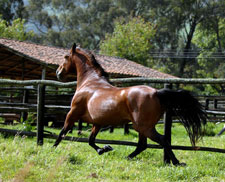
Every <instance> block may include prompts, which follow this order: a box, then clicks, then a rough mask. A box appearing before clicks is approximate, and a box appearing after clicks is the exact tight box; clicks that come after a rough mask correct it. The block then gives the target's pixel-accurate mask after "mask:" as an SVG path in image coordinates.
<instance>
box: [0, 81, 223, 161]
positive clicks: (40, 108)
mask: <svg viewBox="0 0 225 182" xmlns="http://www.w3.org/2000/svg"><path fill="white" fill-rule="evenodd" d="M110 82H111V83H113V84H130V83H132V84H146V83H147V84H149V83H160V84H165V86H166V85H167V86H168V84H170V85H171V84H225V79H183V78H174V79H155V78H140V77H136V78H120V79H111V80H110ZM76 84H77V82H68V83H62V82H58V81H51V80H28V81H18V80H8V79H0V85H1V86H2V85H3V86H6V85H7V86H9V85H10V86H12V85H13V86H17V87H20V88H21V87H22V86H37V88H38V89H37V90H35V89H34V90H33V91H35V92H36V93H37V94H36V97H37V98H36V104H35V105H32V111H35V110H36V111H37V133H32V136H34V135H36V136H37V143H38V144H43V138H44V137H50V138H51V137H52V138H55V137H56V136H53V135H46V134H44V124H43V116H44V114H43V113H44V112H46V111H48V110H49V109H58V110H59V109H64V110H67V109H69V107H68V106H56V105H47V104H45V99H46V98H45V96H46V93H45V91H46V89H45V86H52V87H59V88H71V87H75V86H76ZM3 90H5V89H3ZM24 90H26V89H24ZM3 105H4V104H3ZM28 105H29V104H27V103H26V102H24V107H19V106H18V107H13V106H11V105H10V104H9V105H8V106H7V104H6V106H4V107H5V108H4V107H3V108H2V109H3V110H5V109H7V108H8V109H9V110H11V111H13V110H14V109H13V108H15V109H16V110H18V111H20V112H26V111H29V108H26V107H25V106H28ZM14 106H16V104H15V105H14ZM0 111H2V110H1V109H0ZM207 112H208V114H212V115H213V114H218V115H224V114H225V112H221V111H207ZM171 119H172V117H171V115H170V114H169V113H167V114H166V116H165V117H164V124H165V129H164V133H165V135H166V136H167V137H166V138H169V141H168V142H169V143H171V141H170V138H171V125H168V123H171V122H168V120H171ZM0 132H6V130H4V131H3V130H2V129H1V130H0ZM8 132H9V133H10V131H8ZM11 132H13V131H11ZM16 132H17V133H15V134H18V131H16ZM22 133H23V132H21V133H20V134H22ZM25 134H27V135H29V134H28V133H25ZM66 139H68V140H71V141H81V142H82V140H84V141H86V140H87V139H80V138H74V137H72V138H70V137H66ZM96 142H97V143H98V142H100V143H101V142H103V143H104V142H105V143H107V144H119V145H132V146H136V145H137V144H136V143H133V142H125V143H124V141H122V143H123V144H122V143H121V141H100V140H97V141H96ZM149 147H153V148H154V147H155V148H162V147H161V146H159V145H156V146H153V145H152V146H149ZM172 148H173V149H182V150H199V151H213V152H222V153H224V152H225V150H224V149H211V148H207V147H198V148H193V147H188V146H173V147H172ZM164 161H165V162H169V161H168V157H166V156H165V155H164Z"/></svg>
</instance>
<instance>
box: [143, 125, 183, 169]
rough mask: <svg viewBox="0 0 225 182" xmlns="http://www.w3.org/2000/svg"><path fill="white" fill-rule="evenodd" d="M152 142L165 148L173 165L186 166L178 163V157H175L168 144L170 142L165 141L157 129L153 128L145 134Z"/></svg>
mask: <svg viewBox="0 0 225 182" xmlns="http://www.w3.org/2000/svg"><path fill="white" fill-rule="evenodd" d="M145 134H146V135H147V136H148V137H149V138H150V139H151V140H152V141H154V142H157V143H159V144H160V145H161V146H163V147H164V149H165V151H166V153H167V154H168V156H169V157H170V159H171V160H172V163H173V164H174V165H182V166H184V165H186V164H185V163H180V162H179V161H178V159H177V158H176V156H175V155H174V153H173V151H172V149H171V146H170V145H169V144H168V142H166V140H165V139H164V136H163V135H160V134H159V133H158V132H157V131H156V129H155V128H153V129H152V130H150V132H149V131H148V132H146V133H145Z"/></svg>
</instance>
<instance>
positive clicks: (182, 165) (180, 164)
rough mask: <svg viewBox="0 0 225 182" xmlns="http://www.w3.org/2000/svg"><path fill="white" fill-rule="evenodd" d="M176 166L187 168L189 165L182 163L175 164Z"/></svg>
mask: <svg viewBox="0 0 225 182" xmlns="http://www.w3.org/2000/svg"><path fill="white" fill-rule="evenodd" d="M175 166H180V167H185V166H187V164H186V163H184V162H181V163H178V164H175Z"/></svg>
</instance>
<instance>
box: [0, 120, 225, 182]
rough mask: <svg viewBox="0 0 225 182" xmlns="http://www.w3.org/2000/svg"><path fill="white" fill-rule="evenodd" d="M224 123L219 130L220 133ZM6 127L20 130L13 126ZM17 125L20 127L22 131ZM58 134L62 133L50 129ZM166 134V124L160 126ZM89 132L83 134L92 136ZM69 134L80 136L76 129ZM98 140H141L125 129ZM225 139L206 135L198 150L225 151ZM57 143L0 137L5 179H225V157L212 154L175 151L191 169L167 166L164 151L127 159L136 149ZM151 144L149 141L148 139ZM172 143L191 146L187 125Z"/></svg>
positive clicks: (176, 129)
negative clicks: (97, 148) (98, 148)
mask: <svg viewBox="0 0 225 182" xmlns="http://www.w3.org/2000/svg"><path fill="white" fill-rule="evenodd" d="M222 127H223V124H218V125H216V127H215V128H214V131H215V132H216V133H218V132H219V131H220V130H221V128H222ZM7 128H11V129H15V127H13V126H7ZM22 128H23V126H22V125H17V126H16V129H22ZM46 129H47V130H50V131H52V132H54V133H57V134H58V133H59V130H53V129H48V128H46ZM157 129H158V130H159V131H160V132H161V133H162V131H163V125H157ZM89 133H90V131H89V130H88V129H86V130H85V131H84V132H83V134H82V136H80V137H87V136H88V135H89ZM69 135H70V136H76V137H77V131H76V130H74V132H73V133H72V134H69ZM97 139H111V140H126V141H134V142H137V139H138V138H137V133H136V132H135V131H133V130H131V132H130V134H128V135H124V134H123V129H115V131H114V133H109V132H108V131H105V132H100V133H99V135H98V136H97ZM224 141H225V135H224V134H223V135H222V136H220V137H215V136H213V137H212V136H206V137H204V139H203V141H202V142H200V143H198V146H208V147H216V148H223V149H224V148H225V143H224ZM53 143H54V140H52V139H45V143H44V145H43V146H37V145H36V138H30V137H19V136H6V135H4V134H0V181H4V182H7V181H15V182H21V181H32V182H36V181H38V182H40V181H41V182H42V181H43V182H45V181H46V182H50V181H51V182H52V181H59V182H62V181H68V182H71V181H107V182H108V181H155V182H156V181H157V182H160V181H162V182H165V181H173V182H174V181H191V182H192V181H202V182H224V181H225V171H224V169H225V155H224V154H223V153H213V152H200V151H198V152H193V151H181V150H174V152H175V154H176V155H177V157H178V158H179V159H180V161H181V162H186V163H187V166H186V167H175V166H173V165H165V164H164V163H163V160H162V156H163V150H161V149H147V150H146V151H144V152H143V153H141V154H140V155H138V156H137V157H136V158H134V159H132V160H127V159H126V156H127V155H128V154H130V153H131V152H132V151H133V150H134V147H130V146H118V145H112V147H113V148H114V150H113V151H112V152H109V153H105V154H103V155H101V156H99V155H98V154H97V153H96V151H95V150H93V149H92V148H91V147H90V146H89V145H88V144H87V143H78V142H69V141H63V142H62V143H61V144H60V145H59V146H58V147H57V148H56V149H54V148H52V145H53ZM148 143H152V142H150V140H148ZM172 145H190V141H189V138H188V136H187V134H186V131H185V129H184V127H183V126H181V125H180V124H173V128H172Z"/></svg>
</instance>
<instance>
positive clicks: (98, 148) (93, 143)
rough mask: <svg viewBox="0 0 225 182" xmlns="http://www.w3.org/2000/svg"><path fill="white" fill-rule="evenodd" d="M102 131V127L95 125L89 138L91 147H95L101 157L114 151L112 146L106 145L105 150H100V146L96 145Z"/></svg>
mask: <svg viewBox="0 0 225 182" xmlns="http://www.w3.org/2000/svg"><path fill="white" fill-rule="evenodd" d="M100 129H101V127H100V126H99V125H95V124H93V127H92V130H91V134H90V136H89V145H90V146H91V147H93V148H94V149H95V150H96V151H97V152H98V154H99V155H102V154H103V153H105V152H109V151H111V150H113V148H112V147H111V146H110V145H105V146H104V147H103V148H100V147H99V146H97V145H96V144H95V138H96V136H97V134H98V132H99V131H100Z"/></svg>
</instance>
